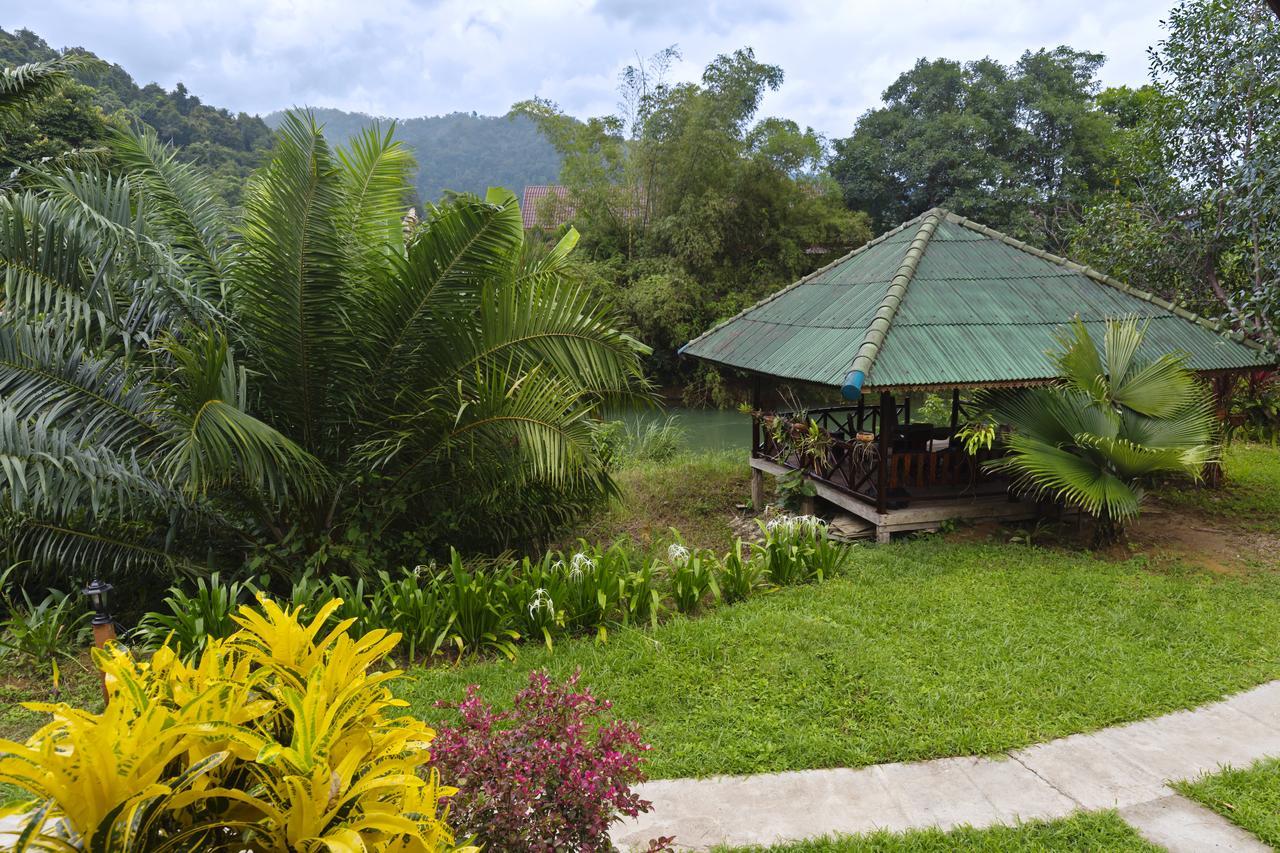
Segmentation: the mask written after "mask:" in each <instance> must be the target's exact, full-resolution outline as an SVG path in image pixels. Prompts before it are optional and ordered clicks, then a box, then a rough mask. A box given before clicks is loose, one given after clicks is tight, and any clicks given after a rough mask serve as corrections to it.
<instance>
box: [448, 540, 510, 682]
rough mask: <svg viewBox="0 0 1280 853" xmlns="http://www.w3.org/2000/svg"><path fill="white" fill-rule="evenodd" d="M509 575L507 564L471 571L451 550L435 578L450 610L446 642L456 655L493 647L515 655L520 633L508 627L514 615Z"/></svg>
mask: <svg viewBox="0 0 1280 853" xmlns="http://www.w3.org/2000/svg"><path fill="white" fill-rule="evenodd" d="M510 579H511V569H510V567H505V568H504V567H503V566H501V565H499V564H491V565H488V566H477V567H476V569H475V571H472V570H470V569H468V568H467V567H466V566H465V565H464V564H463V562H462V555H461V554H459V553H458V552H457V551H456V550H451V551H450V555H449V567H448V569H447V570H445V571H444V572H443V573H442V574H441V575H440V577H439V578H438V579H437V580H438V583H440V584H441V593H442V598H443V600H444V601H445V603H446V605H447V606H448V607H449V608H450V610H451V612H452V614H453V623H452V624H451V625H450V626H449V632H448V635H447V637H446V643H452V644H453V646H454V647H455V648H456V649H457V650H458V655H459V656H461V655H464V654H467V653H471V654H478V653H479V652H481V651H494V652H498V653H499V654H502V655H505V656H506V657H507V658H515V656H516V649H515V642H516V640H518V639H519V638H520V634H519V632H518V631H515V630H514V629H513V628H512V627H511V626H512V624H513V622H514V621H515V619H514V616H513V614H512V613H511V610H510V608H509V606H508V601H509V600H510V587H511V585H510V583H509V581H510Z"/></svg>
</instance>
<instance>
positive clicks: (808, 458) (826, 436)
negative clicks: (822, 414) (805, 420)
mask: <svg viewBox="0 0 1280 853" xmlns="http://www.w3.org/2000/svg"><path fill="white" fill-rule="evenodd" d="M834 441H835V439H833V438H832V437H831V433H829V432H827V431H826V430H825V429H823V428H822V427H820V426H818V422H817V421H814V420H811V421H809V424H808V426H806V427H805V428H804V429H803V430H800V431H799V435H798V436H797V437H796V440H795V443H796V450H797V451H798V452H799V454H800V460H801V462H802V463H803V464H805V465H807V466H808V467H809V468H811V469H817V467H818V466H819V465H820V464H821V463H822V462H824V461H826V458H827V456H828V455H830V453H831V446H832V444H833V443H834ZM810 485H812V484H810Z"/></svg>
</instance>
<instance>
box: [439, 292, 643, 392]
mask: <svg viewBox="0 0 1280 853" xmlns="http://www.w3.org/2000/svg"><path fill="white" fill-rule="evenodd" d="M441 336H442V338H443V341H442V343H443V344H444V345H443V346H440V347H437V350H436V351H437V352H438V353H439V354H440V355H442V356H444V357H445V358H446V359H447V361H443V362H441V363H436V364H433V365H432V366H431V372H432V374H433V375H434V376H437V377H439V381H440V383H441V384H442V385H446V386H447V385H451V384H452V383H453V382H455V381H457V380H458V379H461V378H465V377H467V376H469V375H474V374H475V372H476V370H477V368H479V369H480V370H481V372H482V373H483V371H484V369H485V368H487V367H489V366H491V365H494V366H498V367H501V368H503V369H505V370H507V371H508V372H510V373H514V374H519V373H521V372H523V371H524V370H525V369H528V368H532V367H534V366H537V367H538V368H539V369H540V370H542V371H543V372H544V373H546V374H549V375H553V376H554V377H555V378H556V379H557V380H559V381H561V382H563V383H565V384H567V385H569V386H571V387H573V388H574V389H575V390H576V391H578V392H584V393H589V394H594V395H596V397H597V398H598V399H601V400H605V399H608V400H610V401H619V399H618V398H620V397H622V396H628V397H631V396H635V397H639V396H643V389H644V387H645V383H644V378H643V374H642V371H641V362H640V357H641V356H642V355H644V354H646V353H647V348H646V347H644V346H643V345H641V344H639V343H638V342H637V341H636V340H635V339H634V338H631V337H630V336H629V335H626V334H623V333H622V332H619V331H618V330H617V329H616V327H615V321H614V318H613V317H611V316H610V315H609V314H607V313H606V312H604V311H603V310H601V309H600V308H599V307H598V306H596V305H594V304H592V303H591V301H590V300H589V298H588V297H587V295H586V294H585V293H584V292H583V291H582V290H581V289H580V288H577V287H575V286H573V285H572V284H569V283H568V282H565V281H564V280H562V279H556V278H549V279H547V280H546V281H545V282H526V283H525V284H524V285H522V286H488V287H485V288H484V289H483V291H482V293H481V299H480V310H479V311H478V312H477V314H476V317H475V321H474V322H472V323H465V324H457V325H455V326H452V327H445V328H443V329H441ZM450 361H452V362H454V364H452V365H450V364H449V362H450Z"/></svg>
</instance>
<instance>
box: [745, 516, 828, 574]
mask: <svg viewBox="0 0 1280 853" xmlns="http://www.w3.org/2000/svg"><path fill="white" fill-rule="evenodd" d="M756 523H757V524H759V525H760V530H761V532H762V533H763V534H764V538H763V541H761V542H760V543H759V544H757V545H756V546H755V551H756V554H757V555H758V557H759V559H760V560H761V561H762V562H763V563H764V567H765V572H766V573H767V574H768V576H769V580H770V581H772V582H773V583H775V584H777V585H778V586H789V585H791V584H797V583H807V582H808V581H813V580H818V581H820V580H822V579H823V578H825V577H829V576H830V575H831V574H832V573H834V572H835V571H836V570H837V569H839V568H840V567H841V566H842V565H843V564H844V562H845V561H846V560H847V559H848V558H849V550H848V549H847V548H846V547H844V546H842V545H839V544H837V543H836V542H835V541H833V540H832V539H831V537H830V536H829V535H828V533H827V525H826V522H824V521H823V520H822V519H820V518H815V517H814V516H811V515H780V516H778V517H777V518H772V519H769V520H768V521H763V520H757V522H756Z"/></svg>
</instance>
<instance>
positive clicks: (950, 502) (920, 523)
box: [751, 458, 1036, 542]
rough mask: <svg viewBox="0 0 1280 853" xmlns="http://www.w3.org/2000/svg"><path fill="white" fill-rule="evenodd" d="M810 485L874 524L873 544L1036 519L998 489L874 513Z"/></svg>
mask: <svg viewBox="0 0 1280 853" xmlns="http://www.w3.org/2000/svg"><path fill="white" fill-rule="evenodd" d="M751 467H752V468H754V469H755V470H757V471H761V472H764V473H766V474H772V475H773V476H775V477H780V476H783V475H785V474H788V473H790V472H791V471H792V470H793V469H791V468H787V467H784V466H782V465H779V464H778V463H776V462H771V461H769V460H768V459H757V458H753V459H752V460H751ZM810 482H812V483H813V485H814V488H815V489H817V492H818V497H820V498H822V499H823V500H826V501H829V502H830V503H832V504H835V505H836V506H838V507H840V508H841V509H843V510H845V511H847V512H849V513H852V514H853V515H855V516H857V517H859V518H862V519H865V520H866V521H868V522H869V523H871V524H873V525H875V529H876V541H877V542H887V541H889V537H890V536H891V535H892V534H894V533H904V532H907V531H911V530H937V529H938V527H939V525H941V524H942V522H944V521H947V520H949V519H964V520H968V521H1021V520H1025V519H1029V518H1035V516H1036V506H1035V504H1034V503H1032V502H1030V501H1025V500H1017V499H1014V500H1010V498H1009V497H1008V495H1006V494H1005V492H1004V490H1003V489H1002V488H1001V489H1000V490H999V491H998V492H996V493H995V494H991V493H989V492H988V493H986V494H983V493H981V492H979V493H978V494H975V495H973V496H970V497H948V498H937V497H932V498H931V497H921V498H914V499H912V501H911V503H910V504H909V505H908V506H905V507H903V508H901V509H890V510H887V511H885V512H883V513H882V512H879V511H877V510H876V507H875V505H874V504H871V503H868V502H866V501H864V500H862V499H861V498H858V497H855V496H854V495H852V494H850V493H849V492H847V491H845V490H843V489H840V488H838V487H835V486H832V485H831V484H829V483H824V482H823V481H821V480H811V481H810Z"/></svg>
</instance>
